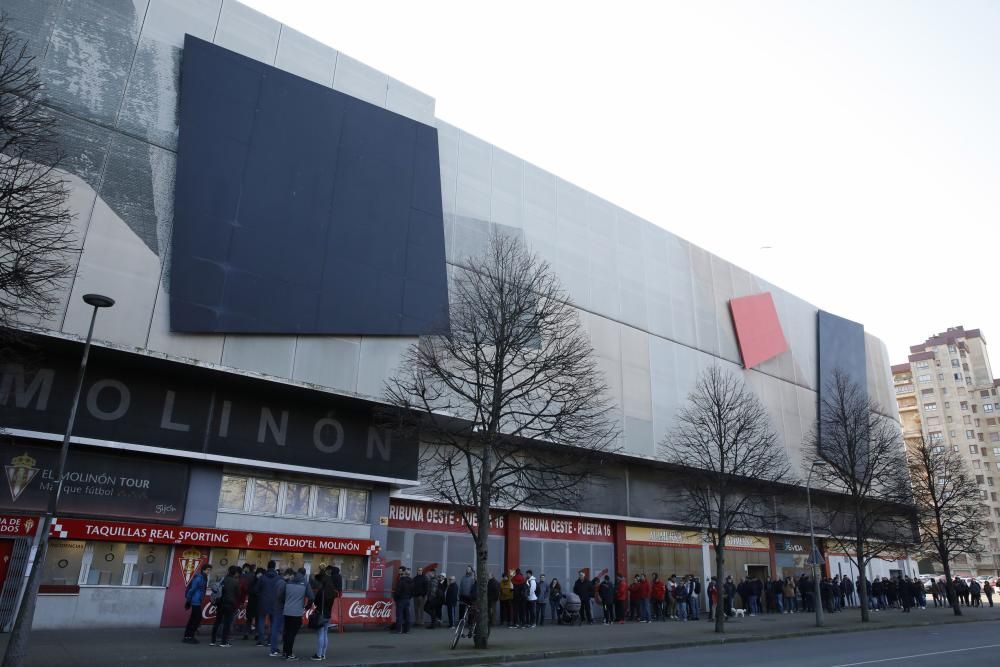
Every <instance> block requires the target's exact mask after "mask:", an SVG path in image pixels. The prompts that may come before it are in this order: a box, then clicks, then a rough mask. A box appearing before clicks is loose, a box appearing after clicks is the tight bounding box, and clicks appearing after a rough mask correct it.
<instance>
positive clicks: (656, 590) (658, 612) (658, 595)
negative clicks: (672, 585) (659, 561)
mask: <svg viewBox="0 0 1000 667" xmlns="http://www.w3.org/2000/svg"><path fill="white" fill-rule="evenodd" d="M652 591H653V592H652V596H653V598H652V600H653V620H654V621H660V620H663V600H664V598H665V597H666V595H667V587H666V585H665V584H664V583H663V580H662V579H660V576H659V575H658V574H657V573H656V572H654V573H653V582H652Z"/></svg>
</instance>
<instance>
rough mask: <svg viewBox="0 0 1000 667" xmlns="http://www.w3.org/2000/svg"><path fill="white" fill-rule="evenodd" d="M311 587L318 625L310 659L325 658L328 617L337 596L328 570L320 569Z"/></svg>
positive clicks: (328, 628) (328, 633) (327, 640)
mask: <svg viewBox="0 0 1000 667" xmlns="http://www.w3.org/2000/svg"><path fill="white" fill-rule="evenodd" d="M314 584H315V585H314V587H313V589H312V599H313V601H314V602H315V603H316V609H315V610H314V611H313V613H314V614H319V626H318V627H317V628H316V653H314V654H313V657H312V658H311V660H323V659H324V658H326V648H327V645H328V644H329V641H330V618H331V617H332V616H333V601H334V600H335V599H336V598H337V589H336V588H334V586H333V577H332V575H331V573H330V570H329V569H327V570H320V571H319V572H318V573H317V574H316V579H315V582H314Z"/></svg>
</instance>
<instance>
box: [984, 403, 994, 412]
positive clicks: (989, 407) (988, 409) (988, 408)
mask: <svg viewBox="0 0 1000 667" xmlns="http://www.w3.org/2000/svg"><path fill="white" fill-rule="evenodd" d="M983 412H993V404H992V403H983Z"/></svg>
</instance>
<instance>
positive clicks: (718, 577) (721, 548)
mask: <svg viewBox="0 0 1000 667" xmlns="http://www.w3.org/2000/svg"><path fill="white" fill-rule="evenodd" d="M725 565H726V540H725V538H723V537H720V538H719V545H718V546H717V547H716V548H715V590H716V594H715V598H716V604H715V631H716V632H723V633H724V632H725V631H726V591H725V588H724V585H723V582H724V581H725V580H726V573H725V571H724V568H725ZM709 580H710V581H711V577H709Z"/></svg>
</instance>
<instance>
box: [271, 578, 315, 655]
mask: <svg viewBox="0 0 1000 667" xmlns="http://www.w3.org/2000/svg"><path fill="white" fill-rule="evenodd" d="M285 575H286V576H288V577H289V581H288V582H286V583H285V587H284V589H282V591H281V592H280V597H279V600H278V601H279V602H280V603H281V604H282V613H283V614H284V616H285V624H284V625H285V629H284V633H283V637H282V647H283V651H282V656H283V657H284V658H285V660H298V658H297V657H296V656H295V636H296V635H297V634H298V633H299V628H301V627H302V612H304V611H305V610H306V607H308V606H309V604H310V602H309V590H308V587H307V586H306V569H305V568H304V567H300V568H299V569H298V571H295V570H293V569H291V568H288V569H287V570H285Z"/></svg>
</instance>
